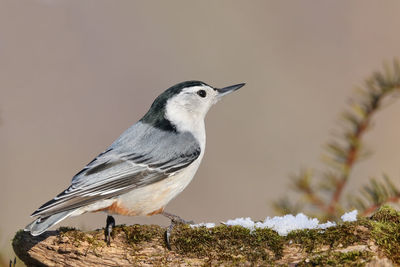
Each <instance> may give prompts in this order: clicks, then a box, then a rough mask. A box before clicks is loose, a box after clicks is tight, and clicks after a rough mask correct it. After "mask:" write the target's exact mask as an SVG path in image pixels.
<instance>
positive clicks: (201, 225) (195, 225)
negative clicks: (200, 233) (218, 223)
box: [190, 223, 215, 228]
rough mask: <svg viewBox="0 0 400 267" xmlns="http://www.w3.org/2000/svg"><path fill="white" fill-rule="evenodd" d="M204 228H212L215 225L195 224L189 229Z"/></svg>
mask: <svg viewBox="0 0 400 267" xmlns="http://www.w3.org/2000/svg"><path fill="white" fill-rule="evenodd" d="M203 226H204V227H205V228H213V227H215V223H197V224H191V225H190V227H192V228H196V227H203Z"/></svg>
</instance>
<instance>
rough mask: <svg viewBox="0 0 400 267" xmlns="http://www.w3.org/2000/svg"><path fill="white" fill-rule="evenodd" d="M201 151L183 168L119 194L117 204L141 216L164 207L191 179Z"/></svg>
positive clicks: (198, 162)
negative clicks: (164, 177)
mask: <svg viewBox="0 0 400 267" xmlns="http://www.w3.org/2000/svg"><path fill="white" fill-rule="evenodd" d="M203 155H204V152H203V151H202V152H201V154H200V155H199V158H198V159H196V160H195V161H194V162H193V163H192V164H191V165H190V166H189V167H187V168H186V169H185V170H183V171H180V172H178V173H176V174H175V175H171V176H170V177H168V178H166V179H164V180H161V181H159V182H157V183H154V184H151V185H147V186H144V187H141V188H138V189H134V190H132V191H131V192H129V193H126V194H124V195H121V196H119V197H118V198H117V199H116V201H118V206H122V207H124V208H126V209H129V210H130V211H131V214H130V215H135V216H143V215H148V214H150V213H152V212H155V211H157V210H159V209H161V208H164V207H165V206H166V205H167V204H168V202H170V201H171V200H172V199H173V198H174V197H176V196H177V195H178V194H179V193H181V192H182V191H183V189H185V188H186V186H187V185H188V184H189V183H190V181H191V180H192V179H193V177H194V175H195V173H196V171H197V169H198V167H199V165H200V162H201V160H202V158H203Z"/></svg>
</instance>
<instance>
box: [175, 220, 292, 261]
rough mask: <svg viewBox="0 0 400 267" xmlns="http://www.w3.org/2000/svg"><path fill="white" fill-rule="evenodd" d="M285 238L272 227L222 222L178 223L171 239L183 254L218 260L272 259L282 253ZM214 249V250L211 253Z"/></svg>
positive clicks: (176, 248) (177, 249)
mask: <svg viewBox="0 0 400 267" xmlns="http://www.w3.org/2000/svg"><path fill="white" fill-rule="evenodd" d="M283 241H284V238H283V237H281V236H279V235H278V234H277V233H276V232H275V231H272V230H270V229H257V230H256V231H253V232H250V230H249V229H247V228H244V227H240V226H225V225H220V226H216V227H214V228H210V229H208V228H206V227H198V228H193V229H192V228H190V227H189V226H187V225H180V226H178V227H176V229H175V231H174V233H173V235H172V238H171V243H172V244H173V246H174V250H176V251H178V252H179V253H181V254H187V255H194V256H197V257H209V258H210V259H212V260H217V261H229V262H232V263H239V262H242V261H251V262H258V261H262V262H271V261H272V260H273V259H278V258H280V257H281V256H282V251H283ZM210 252H212V254H210Z"/></svg>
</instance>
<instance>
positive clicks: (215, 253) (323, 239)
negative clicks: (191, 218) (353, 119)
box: [13, 211, 400, 267]
mask: <svg viewBox="0 0 400 267" xmlns="http://www.w3.org/2000/svg"><path fill="white" fill-rule="evenodd" d="M391 212H392V213H391V214H386V213H381V214H380V216H375V215H374V216H375V218H374V217H373V218H372V219H361V220H359V221H357V222H352V223H344V224H342V225H339V226H336V227H331V228H328V229H326V230H303V231H298V232H292V233H290V234H289V235H288V236H286V237H281V236H279V235H278V234H277V233H276V232H274V231H272V230H270V229H263V230H256V231H252V232H251V231H249V230H248V229H245V228H242V227H238V226H234V227H229V226H224V225H221V226H217V227H215V228H211V229H206V228H204V227H202V228H195V229H192V228H190V227H189V226H185V225H181V226H178V227H176V229H175V230H174V231H173V232H172V235H171V245H172V250H168V249H167V248H166V246H165V243H164V230H165V229H164V228H161V227H159V226H155V225H153V226H149V225H132V226H118V227H116V228H115V231H113V235H114V237H113V239H112V243H111V245H110V246H107V244H106V243H105V242H104V232H103V230H96V231H92V232H85V233H84V232H81V231H79V230H71V229H60V230H59V231H50V232H46V233H44V234H43V235H42V236H39V237H33V236H31V235H30V234H29V233H26V232H23V231H20V232H18V233H17V234H16V236H15V238H14V240H13V248H14V251H15V253H16V254H17V256H18V257H19V258H20V259H21V260H22V261H24V262H25V264H26V265H27V266H154V265H155V266H204V265H206V266H215V265H224V266H227V265H229V266H232V265H234V266H237V265H238V266H271V265H286V266H316V265H318V266H363V265H365V266H369V267H371V266H398V265H399V264H400V250H399V248H400V245H399V243H400V233H399V229H400V216H399V217H396V216H397V215H399V214H398V213H393V211H391ZM393 214H394V215H393ZM396 214H397V215H396Z"/></svg>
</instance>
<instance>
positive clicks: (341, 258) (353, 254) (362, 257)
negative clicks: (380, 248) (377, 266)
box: [296, 251, 373, 267]
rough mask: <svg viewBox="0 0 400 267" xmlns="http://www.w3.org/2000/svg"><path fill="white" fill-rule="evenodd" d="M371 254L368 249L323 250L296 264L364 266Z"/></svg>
mask: <svg viewBox="0 0 400 267" xmlns="http://www.w3.org/2000/svg"><path fill="white" fill-rule="evenodd" d="M372 256H373V255H372V253H371V252H369V251H350V252H346V253H342V252H324V253H321V254H317V255H315V256H312V257H310V258H308V259H306V260H303V261H301V262H300V263H298V264H297V265H296V266H299V267H301V266H364V265H365V264H366V263H367V262H368V261H370V260H371V259H372Z"/></svg>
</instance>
